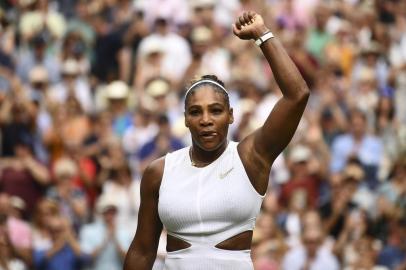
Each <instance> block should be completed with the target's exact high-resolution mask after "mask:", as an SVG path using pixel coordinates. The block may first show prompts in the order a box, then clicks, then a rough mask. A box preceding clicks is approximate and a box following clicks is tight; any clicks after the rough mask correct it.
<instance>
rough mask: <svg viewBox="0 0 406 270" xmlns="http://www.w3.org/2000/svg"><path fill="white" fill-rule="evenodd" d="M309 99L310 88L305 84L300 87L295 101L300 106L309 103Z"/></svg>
mask: <svg viewBox="0 0 406 270" xmlns="http://www.w3.org/2000/svg"><path fill="white" fill-rule="evenodd" d="M309 97H310V90H309V88H308V87H307V85H306V84H304V85H303V86H300V87H299V88H298V89H297V91H296V94H295V95H294V98H293V100H294V101H295V102H296V103H299V104H303V103H304V104H306V103H307V101H308V99H309Z"/></svg>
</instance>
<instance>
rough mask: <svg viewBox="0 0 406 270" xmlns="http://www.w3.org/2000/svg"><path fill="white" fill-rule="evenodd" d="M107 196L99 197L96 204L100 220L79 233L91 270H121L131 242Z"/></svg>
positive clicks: (112, 202)
mask: <svg viewBox="0 0 406 270" xmlns="http://www.w3.org/2000/svg"><path fill="white" fill-rule="evenodd" d="M107 196H108V195H107ZM107 196H106V195H101V197H100V198H99V200H98V202H97V204H96V210H97V213H98V214H100V215H101V219H100V220H98V221H96V222H94V223H91V224H88V225H85V226H84V227H83V228H82V229H81V232H80V245H81V248H82V250H83V252H85V253H86V254H88V255H89V256H90V257H91V258H92V267H91V269H95V270H102V269H106V270H107V269H109V270H118V269H122V268H123V262H124V257H125V254H126V250H127V249H128V247H129V246H130V244H131V240H132V233H131V232H130V231H128V228H129V227H128V226H127V225H126V224H125V223H119V222H118V220H117V213H118V211H119V210H118V208H117V204H116V202H115V201H114V200H113V198H108V197H107Z"/></svg>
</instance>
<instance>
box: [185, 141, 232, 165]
mask: <svg viewBox="0 0 406 270" xmlns="http://www.w3.org/2000/svg"><path fill="white" fill-rule="evenodd" d="M227 146H228V141H227V145H226V149H227ZM226 149H224V151H226ZM192 150H193V147H192V146H191V147H190V148H189V158H190V163H191V164H192V166H193V167H204V166H207V165H209V164H210V163H212V162H213V161H210V162H206V163H203V164H201V165H200V166H197V163H196V162H195V161H194V160H193V157H192ZM220 156H221V154H220ZM217 158H218V157H217ZM217 158H216V159H217Z"/></svg>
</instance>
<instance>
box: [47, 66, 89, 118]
mask: <svg viewBox="0 0 406 270" xmlns="http://www.w3.org/2000/svg"><path fill="white" fill-rule="evenodd" d="M79 65H80V64H79V62H78V61H77V60H75V59H67V60H65V62H63V64H62V68H61V75H62V81H61V82H59V83H58V84H56V85H55V86H54V87H53V88H52V90H51V91H50V93H49V96H50V99H51V100H52V101H54V102H56V103H58V104H64V103H65V102H66V101H67V99H68V97H69V96H73V97H75V98H76V99H77V100H78V101H79V103H80V105H81V107H82V109H83V110H84V111H85V112H86V113H91V112H92V111H93V107H94V105H93V99H92V94H91V92H90V87H89V84H88V83H87V81H86V80H85V79H84V78H83V77H82V76H81V74H80V68H81V67H80V66H79Z"/></svg>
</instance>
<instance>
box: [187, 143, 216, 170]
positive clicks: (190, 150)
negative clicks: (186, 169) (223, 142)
mask: <svg viewBox="0 0 406 270" xmlns="http://www.w3.org/2000/svg"><path fill="white" fill-rule="evenodd" d="M189 158H190V163H191V164H192V166H193V167H199V166H197V163H196V162H195V161H194V160H193V157H192V147H190V148H189ZM210 163H211V162H206V163H203V164H201V165H200V166H201V167H204V166H206V165H209V164H210Z"/></svg>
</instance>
